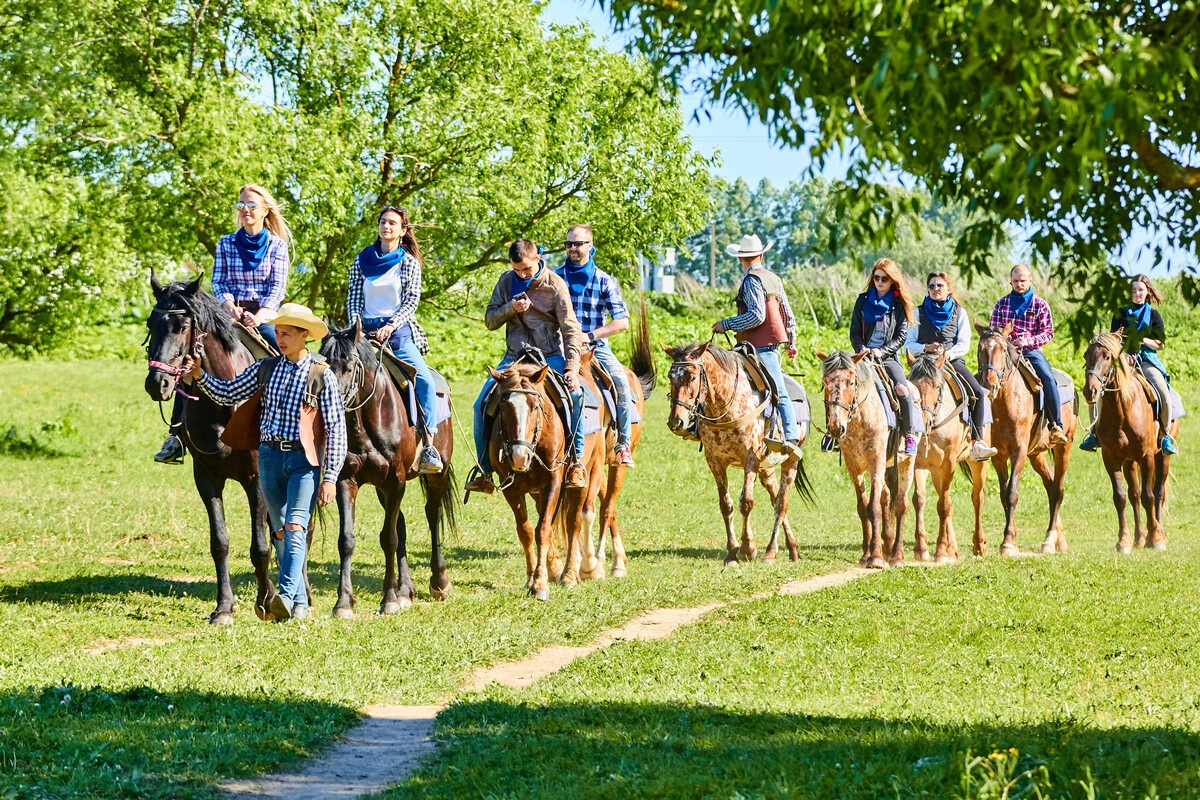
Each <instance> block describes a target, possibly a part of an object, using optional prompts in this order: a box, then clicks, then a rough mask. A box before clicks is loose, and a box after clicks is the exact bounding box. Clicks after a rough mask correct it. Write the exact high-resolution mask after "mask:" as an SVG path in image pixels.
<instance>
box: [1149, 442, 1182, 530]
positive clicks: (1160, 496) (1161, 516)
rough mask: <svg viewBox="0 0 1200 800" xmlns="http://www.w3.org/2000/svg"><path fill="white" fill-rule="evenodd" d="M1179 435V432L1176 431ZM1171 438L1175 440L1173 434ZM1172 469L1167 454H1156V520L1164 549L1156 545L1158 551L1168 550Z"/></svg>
mask: <svg viewBox="0 0 1200 800" xmlns="http://www.w3.org/2000/svg"><path fill="white" fill-rule="evenodd" d="M1175 433H1178V431H1175ZM1171 438H1175V436H1174V434H1172V437H1171ZM1170 469H1171V457H1170V456H1169V455H1167V454H1166V453H1156V454H1155V456H1154V519H1155V521H1156V522H1157V523H1158V539H1157V541H1158V542H1159V543H1161V545H1162V547H1159V546H1158V545H1155V549H1157V550H1166V549H1167V530H1166V527H1165V520H1166V513H1167V503H1166V499H1167V475H1168V473H1169V471H1170Z"/></svg>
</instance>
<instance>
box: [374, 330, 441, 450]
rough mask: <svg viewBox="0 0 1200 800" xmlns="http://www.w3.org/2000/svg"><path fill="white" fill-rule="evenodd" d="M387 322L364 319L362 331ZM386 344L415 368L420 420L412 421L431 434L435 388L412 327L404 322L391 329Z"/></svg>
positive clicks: (434, 412) (433, 427)
mask: <svg viewBox="0 0 1200 800" xmlns="http://www.w3.org/2000/svg"><path fill="white" fill-rule="evenodd" d="M387 322H388V321H387V320H386V319H383V318H381V317H377V318H374V319H364V320H363V333H365V334H372V333H375V331H377V330H379V329H380V328H382V327H383V326H384V325H386V324H387ZM388 346H389V347H391V348H392V352H393V353H395V354H396V358H398V359H400V360H401V361H405V362H407V363H409V364H412V365H413V366H414V367H416V368H417V380H416V384H417V405H419V406H420V407H421V420H420V422H419V423H418V422H417V421H416V420H413V423H414V424H416V426H417V429H418V430H419V431H421V433H422V434H426V433H428V434H430V435H432V434H433V432H434V429H435V428H436V427H437V388H436V387H435V386H434V383H433V373H432V372H430V371H429V365H428V364H426V363H425V358H424V357H423V356H422V355H421V351H420V350H418V349H417V343H416V342H414V341H413V338H412V329H411V328H410V327H409V326H408V325H407V324H404V325H401V326H400V327H399V328H397V329H396V330H394V331H392V335H391V338H389V339H388Z"/></svg>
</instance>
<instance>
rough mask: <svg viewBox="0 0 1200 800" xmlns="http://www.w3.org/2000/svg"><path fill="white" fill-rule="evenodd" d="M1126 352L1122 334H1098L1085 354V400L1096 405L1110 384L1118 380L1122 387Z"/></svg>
mask: <svg viewBox="0 0 1200 800" xmlns="http://www.w3.org/2000/svg"><path fill="white" fill-rule="evenodd" d="M1123 350H1124V341H1123V338H1122V332H1121V331H1118V332H1116V333H1098V334H1096V336H1095V338H1093V339H1092V341H1091V342H1090V343H1089V344H1088V347H1087V350H1086V351H1084V354H1083V368H1084V370H1086V372H1085V375H1086V377H1085V378H1084V381H1083V399H1084V400H1085V401H1086V402H1088V403H1095V402H1096V401H1097V400H1099V399H1100V395H1101V394H1102V393H1103V392H1104V391H1105V390H1106V389H1107V388H1108V385H1109V383H1110V382H1112V381H1113V380H1114V378H1115V379H1116V381H1117V382H1118V385H1121V379H1122V378H1123V377H1124V373H1125V364H1124V362H1122V361H1121V353H1122V351H1123Z"/></svg>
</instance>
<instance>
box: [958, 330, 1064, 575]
mask: <svg viewBox="0 0 1200 800" xmlns="http://www.w3.org/2000/svg"><path fill="white" fill-rule="evenodd" d="M975 329H976V330H977V331H978V332H979V375H978V376H977V377H978V378H979V382H980V383H981V384H983V385H984V386H985V387H986V388H987V389H988V396H989V397H990V398H991V401H992V447H994V448H996V450H997V451H998V452H997V453H996V455H994V456H992V466H993V467H994V468H995V470H996V478H997V479H998V480H999V483H1000V502H1001V504H1002V505H1003V506H1004V519H1005V522H1004V541H1002V542H1001V543H1000V554H1001V555H1005V556H1015V555H1017V554H1018V553H1019V552H1020V551H1019V550H1018V549H1017V522H1016V511H1017V501H1018V500H1019V499H1020V489H1021V473H1022V472H1023V471H1024V470H1025V462H1026V460H1028V461H1029V463H1030V464H1032V465H1033V469H1034V471H1035V472H1037V474H1038V475H1040V476H1041V478H1042V485H1043V486H1044V487H1045V488H1046V499H1047V501H1048V502H1049V505H1050V522H1049V524H1048V525H1047V526H1046V537H1045V539H1044V540H1043V541H1042V552H1043V553H1053V552H1055V551H1061V550H1066V549H1067V539H1066V536H1064V535H1063V522H1062V517H1061V515H1060V511H1061V509H1062V499H1063V483H1064V482H1065V479H1066V472H1067V466H1068V465H1069V464H1070V462H1071V443H1072V441H1073V440H1074V439H1075V429H1076V428H1077V427H1078V425H1079V415H1078V413H1077V409H1076V407H1075V406H1076V403H1075V402H1074V401H1069V402H1066V403H1063V404H1062V406H1061V412H1062V423H1063V432H1064V433H1066V435H1067V441H1066V442H1064V443H1062V444H1058V445H1051V444H1050V432H1049V429H1048V428H1047V426H1046V425H1045V424H1044V423H1042V415H1040V414H1038V413H1037V412H1036V411H1034V396H1033V393H1032V392H1031V391H1030V390H1029V387H1028V386H1026V384H1025V380H1024V379H1023V378H1022V377H1021V375H1020V373H1019V372H1018V369H1017V362H1018V360H1019V359H1020V353H1019V352H1018V351H1017V348H1016V346H1015V345H1014V344H1013V343H1012V342H1011V341H1010V340H1009V338H1008V337H1009V336H1010V335H1011V334H1012V325H1011V324H1010V325H1007V326H1005V327H1004V328H1002V329H1001V328H992V327H989V326H986V325H980V324H979V323H976V324H975ZM1077 399H1078V396H1076V400H1077ZM1047 453H1051V454H1052V455H1053V457H1054V463H1053V464H1051V463H1050V461H1049V459H1048V458H1047V455H1046V454H1047ZM1010 464H1011V471H1010V469H1009V465H1010ZM980 511H981V509H979V508H977V509H976V512H975V555H977V556H981V555H984V554H985V553H986V552H987V537H986V536H984V533H983V522H982V520H981V513H980Z"/></svg>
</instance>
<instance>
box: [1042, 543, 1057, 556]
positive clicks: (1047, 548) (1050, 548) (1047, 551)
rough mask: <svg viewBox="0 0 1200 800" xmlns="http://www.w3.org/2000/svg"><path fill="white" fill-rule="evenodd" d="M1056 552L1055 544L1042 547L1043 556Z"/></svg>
mask: <svg viewBox="0 0 1200 800" xmlns="http://www.w3.org/2000/svg"><path fill="white" fill-rule="evenodd" d="M1053 552H1054V542H1047V543H1046V544H1044V545H1042V555H1049V554H1050V553H1053Z"/></svg>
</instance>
